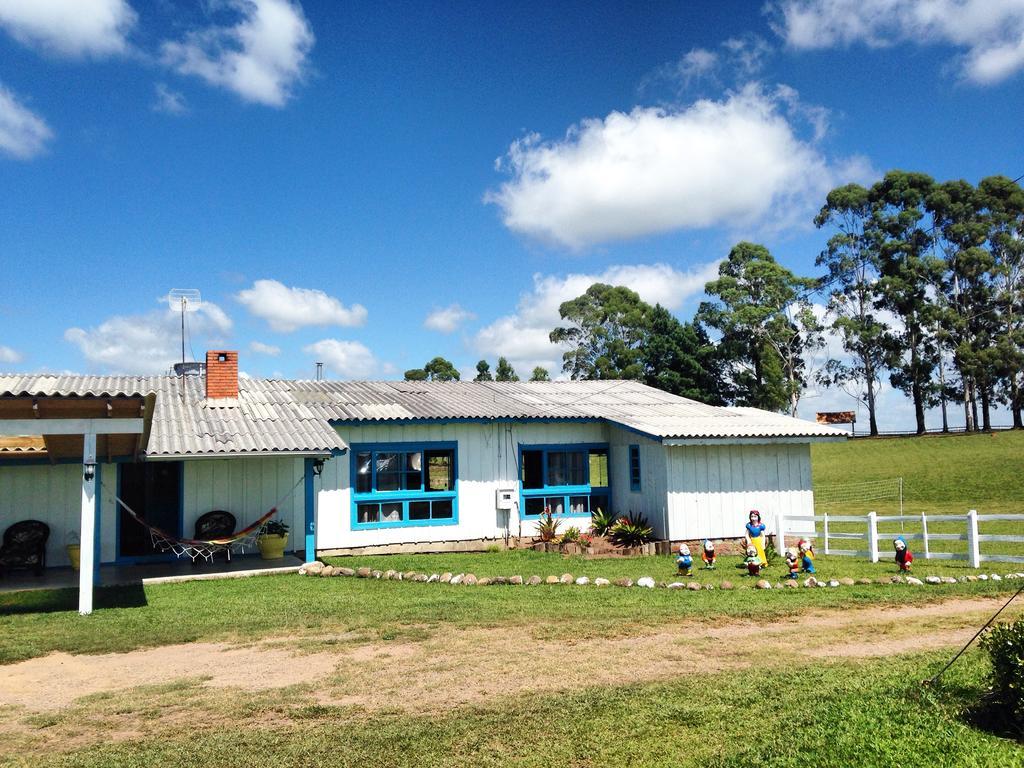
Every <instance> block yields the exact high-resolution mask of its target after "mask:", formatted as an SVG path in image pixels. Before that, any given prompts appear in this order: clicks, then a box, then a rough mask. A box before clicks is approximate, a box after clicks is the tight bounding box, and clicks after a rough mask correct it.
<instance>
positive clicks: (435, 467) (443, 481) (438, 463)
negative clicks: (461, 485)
mask: <svg viewBox="0 0 1024 768" xmlns="http://www.w3.org/2000/svg"><path fill="white" fill-rule="evenodd" d="M426 458H427V490H428V491H454V490H455V451H452V450H447V451H427V452H426Z"/></svg>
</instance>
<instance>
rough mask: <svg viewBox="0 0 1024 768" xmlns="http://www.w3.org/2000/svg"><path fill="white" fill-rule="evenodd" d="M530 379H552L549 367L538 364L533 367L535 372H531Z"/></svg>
mask: <svg viewBox="0 0 1024 768" xmlns="http://www.w3.org/2000/svg"><path fill="white" fill-rule="evenodd" d="M530 381H551V376H550V374H548V369H547V368H544V367H542V366H539V365H538V366H537V367H536V368H534V369H533V373H531V374H530Z"/></svg>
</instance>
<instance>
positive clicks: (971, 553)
mask: <svg viewBox="0 0 1024 768" xmlns="http://www.w3.org/2000/svg"><path fill="white" fill-rule="evenodd" d="M967 557H968V558H970V561H971V568H980V567H981V548H980V547H979V545H978V510H976V509H970V510H968V511H967Z"/></svg>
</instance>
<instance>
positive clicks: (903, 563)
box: [892, 536, 914, 571]
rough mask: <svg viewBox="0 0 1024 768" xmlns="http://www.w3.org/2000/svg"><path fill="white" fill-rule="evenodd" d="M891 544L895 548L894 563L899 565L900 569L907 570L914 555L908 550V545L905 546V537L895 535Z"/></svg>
mask: <svg viewBox="0 0 1024 768" xmlns="http://www.w3.org/2000/svg"><path fill="white" fill-rule="evenodd" d="M892 546H893V549H895V550H896V565H898V566H899V567H900V570H901V571H909V570H910V564H911V563H912V562H914V556H913V554H911V552H910V547H908V546H907V541H906V539H904V538H903V537H902V536H897V537H896V538H895V539H893V541H892Z"/></svg>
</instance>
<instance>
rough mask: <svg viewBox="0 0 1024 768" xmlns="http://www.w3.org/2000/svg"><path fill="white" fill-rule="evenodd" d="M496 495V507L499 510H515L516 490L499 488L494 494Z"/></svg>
mask: <svg viewBox="0 0 1024 768" xmlns="http://www.w3.org/2000/svg"><path fill="white" fill-rule="evenodd" d="M494 495H495V501H494V503H495V506H496V507H497V508H498V509H509V510H511V509H513V507H514V505H515V503H516V489H515V488H499V489H498V490H496V491H495V492H494Z"/></svg>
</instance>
